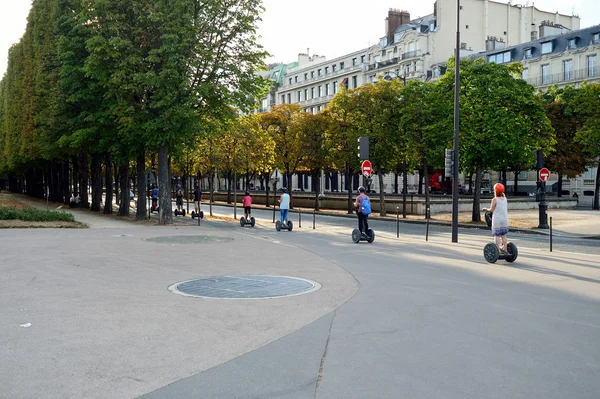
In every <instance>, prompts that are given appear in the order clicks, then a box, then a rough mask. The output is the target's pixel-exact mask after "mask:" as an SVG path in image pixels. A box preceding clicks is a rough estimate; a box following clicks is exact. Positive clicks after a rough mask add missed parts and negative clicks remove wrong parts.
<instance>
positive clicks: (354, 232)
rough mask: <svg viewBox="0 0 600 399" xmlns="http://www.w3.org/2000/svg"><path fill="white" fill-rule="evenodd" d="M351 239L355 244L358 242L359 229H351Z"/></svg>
mask: <svg viewBox="0 0 600 399" xmlns="http://www.w3.org/2000/svg"><path fill="white" fill-rule="evenodd" d="M352 241H354V242H355V243H357V244H358V243H359V242H360V230H359V229H354V230H352Z"/></svg>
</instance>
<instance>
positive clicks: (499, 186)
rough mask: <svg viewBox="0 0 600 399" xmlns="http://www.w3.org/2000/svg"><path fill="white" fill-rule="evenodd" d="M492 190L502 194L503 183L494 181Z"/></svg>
mask: <svg viewBox="0 0 600 399" xmlns="http://www.w3.org/2000/svg"><path fill="white" fill-rule="evenodd" d="M494 192H495V193H496V194H502V193H504V184H502V183H496V184H494Z"/></svg>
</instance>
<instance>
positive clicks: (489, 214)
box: [484, 211, 494, 229]
mask: <svg viewBox="0 0 600 399" xmlns="http://www.w3.org/2000/svg"><path fill="white" fill-rule="evenodd" d="M493 215H494V213H493V212H490V211H487V212H486V213H485V215H484V219H485V224H487V227H489V228H490V229H491V228H492V216H493Z"/></svg>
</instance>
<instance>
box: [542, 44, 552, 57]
mask: <svg viewBox="0 0 600 399" xmlns="http://www.w3.org/2000/svg"><path fill="white" fill-rule="evenodd" d="M551 52H552V42H545V43H542V54H549V53H551Z"/></svg>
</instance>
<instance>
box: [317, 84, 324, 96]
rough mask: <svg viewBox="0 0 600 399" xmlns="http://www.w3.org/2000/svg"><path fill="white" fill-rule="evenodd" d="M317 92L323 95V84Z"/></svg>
mask: <svg viewBox="0 0 600 399" xmlns="http://www.w3.org/2000/svg"><path fill="white" fill-rule="evenodd" d="M317 93H318V94H319V97H323V86H319V87H318V90H317Z"/></svg>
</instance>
